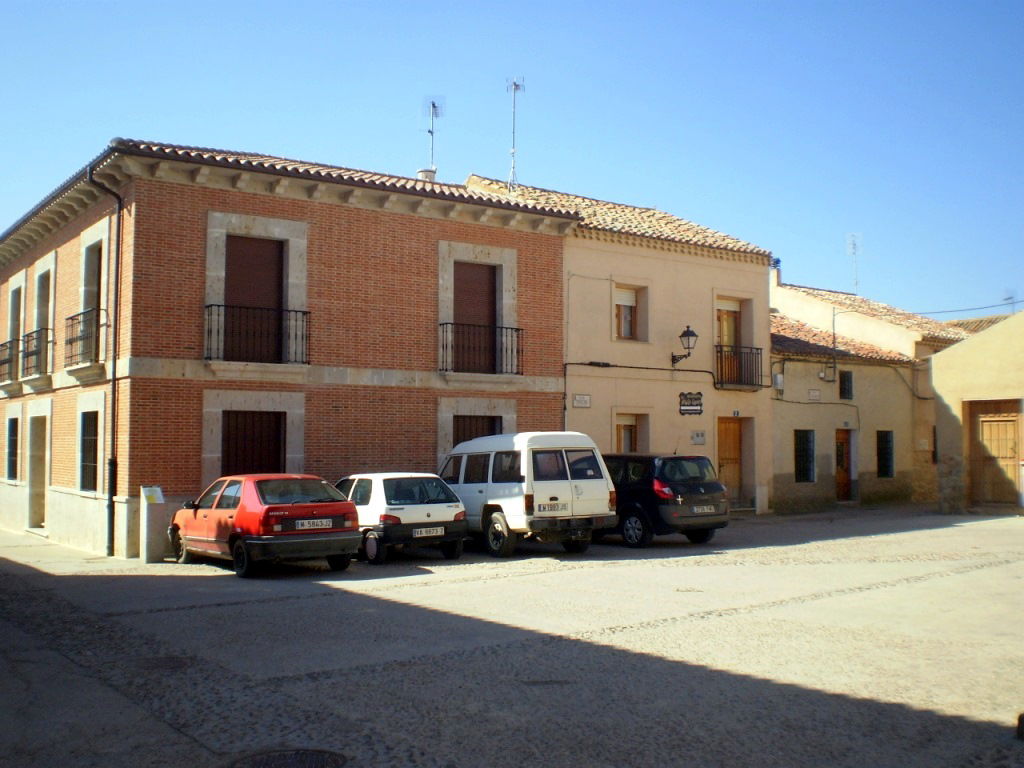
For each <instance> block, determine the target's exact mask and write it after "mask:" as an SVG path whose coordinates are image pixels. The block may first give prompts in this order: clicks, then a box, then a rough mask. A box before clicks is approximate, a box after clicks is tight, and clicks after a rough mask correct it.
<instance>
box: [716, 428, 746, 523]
mask: <svg viewBox="0 0 1024 768" xmlns="http://www.w3.org/2000/svg"><path fill="white" fill-rule="evenodd" d="M742 456H743V443H742V430H741V422H740V420H739V419H719V420H718V479H719V480H721V481H722V483H723V484H724V485H725V493H726V496H728V498H729V503H730V504H732V505H733V506H737V505H738V504H739V501H740V490H741V487H742V483H743V463H742Z"/></svg>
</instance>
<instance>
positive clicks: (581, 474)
mask: <svg viewBox="0 0 1024 768" xmlns="http://www.w3.org/2000/svg"><path fill="white" fill-rule="evenodd" d="M565 458H566V459H568V460H569V477H570V478H572V479H573V480H600V479H601V478H602V477H604V475H603V474H602V473H601V465H600V464H598V463H597V456H595V455H594V452H593V451H591V450H579V451H566V452H565Z"/></svg>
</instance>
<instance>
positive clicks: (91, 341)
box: [64, 309, 100, 368]
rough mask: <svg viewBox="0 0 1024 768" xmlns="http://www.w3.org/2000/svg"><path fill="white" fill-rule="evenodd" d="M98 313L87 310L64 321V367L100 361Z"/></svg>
mask: <svg viewBox="0 0 1024 768" xmlns="http://www.w3.org/2000/svg"><path fill="white" fill-rule="evenodd" d="M99 330H100V313H99V310H96V309H87V310H85V311H84V312H79V313H78V314H77V315H72V316H71V317H69V318H67V319H65V320H64V367H65V368H70V367H72V366H75V365H85V364H87V363H95V362H98V361H99V359H100V344H99V342H100V333H99Z"/></svg>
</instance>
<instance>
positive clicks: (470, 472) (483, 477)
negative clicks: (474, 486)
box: [462, 453, 491, 483]
mask: <svg viewBox="0 0 1024 768" xmlns="http://www.w3.org/2000/svg"><path fill="white" fill-rule="evenodd" d="M490 458H491V454H489V453H474V454H472V455H471V456H467V457H466V470H465V472H464V473H463V478H462V482H463V483H486V482H487V464H488V463H489V461H490Z"/></svg>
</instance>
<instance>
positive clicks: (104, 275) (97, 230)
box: [78, 218, 111, 362]
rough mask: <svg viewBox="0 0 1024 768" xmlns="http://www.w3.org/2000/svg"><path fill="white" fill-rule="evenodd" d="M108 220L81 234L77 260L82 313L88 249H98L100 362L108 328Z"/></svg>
mask: <svg viewBox="0 0 1024 768" xmlns="http://www.w3.org/2000/svg"><path fill="white" fill-rule="evenodd" d="M109 243H110V219H109V218H105V219H100V220H99V221H97V222H96V223H95V224H93V225H92V226H91V227H89V228H88V229H86V230H85V231H84V232H82V234H81V236H80V237H79V244H80V246H79V260H78V311H79V312H84V311H85V305H86V281H87V280H88V277H87V275H86V262H87V254H88V252H89V250H90V249H92V248H95V247H96V246H97V245H98V246H99V247H100V284H99V286H97V291H98V293H99V296H98V297H97V302H96V304H97V306H98V307H99V318H98V319H97V323H98V324H97V331H98V335H99V338H98V339H97V340H96V349H97V357H98V358H99V359H98V360H97V362H99V361H100V360H106V359H107V354H106V352H107V330H108V328H109V322H108V316H107V307H108V304H109V302H108V298H109V296H108V294H109V291H108V290H105V288H109V287H110V272H111V260H110V245H109Z"/></svg>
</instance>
